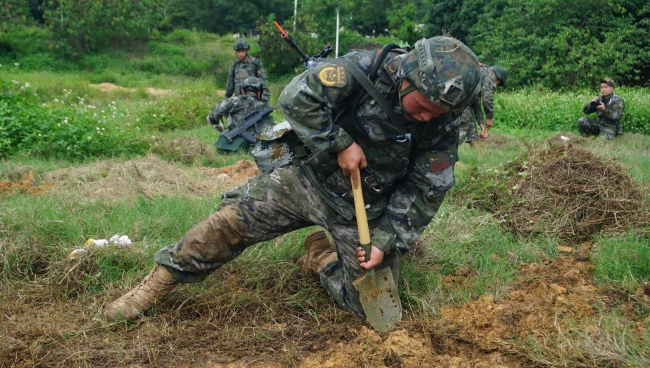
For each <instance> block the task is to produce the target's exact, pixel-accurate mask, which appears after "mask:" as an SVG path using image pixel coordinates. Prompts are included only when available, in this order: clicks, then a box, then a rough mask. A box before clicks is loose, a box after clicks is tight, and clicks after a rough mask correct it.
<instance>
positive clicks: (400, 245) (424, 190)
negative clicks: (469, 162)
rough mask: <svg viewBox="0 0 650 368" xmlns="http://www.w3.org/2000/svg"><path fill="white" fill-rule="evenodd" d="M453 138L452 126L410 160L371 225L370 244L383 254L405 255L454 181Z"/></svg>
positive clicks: (454, 158) (454, 137)
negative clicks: (383, 209) (380, 214)
mask: <svg viewBox="0 0 650 368" xmlns="http://www.w3.org/2000/svg"><path fill="white" fill-rule="evenodd" d="M457 137H458V129H453V130H452V131H451V132H449V133H447V134H446V135H445V137H444V138H443V139H441V140H440V142H439V143H437V144H436V145H434V146H433V147H431V149H430V150H427V152H424V153H422V154H419V155H416V156H415V157H414V158H413V159H412V161H411V163H410V164H409V168H408V173H407V175H406V177H405V178H404V179H403V180H401V181H400V182H399V183H398V185H397V188H396V190H395V191H394V193H393V194H392V195H391V198H390V204H389V206H388V208H387V209H386V212H385V214H384V215H383V217H382V218H381V220H380V223H379V225H378V226H376V227H374V228H373V231H372V233H371V239H372V240H373V245H374V246H376V247H377V248H379V249H381V250H383V251H384V252H387V253H390V252H392V251H397V252H399V253H400V255H402V256H406V254H408V252H409V250H410V244H413V242H414V241H415V240H416V239H417V238H418V237H419V236H420V235H422V232H424V230H425V229H426V227H427V226H428V225H429V223H430V222H431V220H432V219H433V217H434V216H435V215H436V213H437V212H438V209H439V208H440V206H441V205H442V202H443V200H444V199H445V196H446V194H447V191H449V189H451V188H452V187H453V186H454V184H455V178H454V164H455V162H456V161H457V157H458V156H457Z"/></svg>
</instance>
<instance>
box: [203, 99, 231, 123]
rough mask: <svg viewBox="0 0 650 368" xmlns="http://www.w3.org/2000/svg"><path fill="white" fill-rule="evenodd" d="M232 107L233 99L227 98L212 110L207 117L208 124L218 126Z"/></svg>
mask: <svg viewBox="0 0 650 368" xmlns="http://www.w3.org/2000/svg"><path fill="white" fill-rule="evenodd" d="M233 105H234V104H233V98H227V99H225V100H223V101H221V102H219V103H218V104H217V105H215V106H214V107H213V108H212V111H210V116H209V117H208V119H209V120H210V123H212V124H215V125H216V124H219V122H220V121H221V118H222V117H224V116H227V115H228V113H229V112H230V110H231V109H232V107H233ZM228 128H229V127H226V129H228Z"/></svg>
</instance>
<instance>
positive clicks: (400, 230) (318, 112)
mask: <svg viewBox="0 0 650 368" xmlns="http://www.w3.org/2000/svg"><path fill="white" fill-rule="evenodd" d="M374 55H375V50H371V51H359V50H355V51H352V52H350V53H349V54H347V55H345V56H343V58H345V59H347V60H348V61H350V62H351V63H352V64H354V65H356V66H357V67H358V68H359V69H360V70H361V71H363V72H364V73H366V74H368V72H369V70H370V69H371V66H372V62H373V60H374ZM396 55H397V53H396V52H391V53H390V54H389V55H388V56H387V57H386V59H385V61H384V64H383V66H382V67H381V68H380V69H379V71H380V72H379V78H378V79H377V82H376V83H375V85H376V86H378V89H379V90H380V91H381V93H382V94H383V95H384V96H386V97H387V99H388V101H389V103H391V105H392V106H393V107H394V109H395V112H397V113H399V114H401V112H400V109H399V106H398V101H397V88H398V85H397V84H398V83H397V82H396V81H394V80H395V79H396V77H395V73H396V71H397V68H396V67H395V63H399V59H398V58H395V56H396ZM389 70H392V71H393V72H392V73H391V72H389ZM279 103H280V106H281V108H282V110H283V113H284V116H285V118H286V119H287V121H288V122H289V123H290V124H291V126H292V127H293V129H294V131H295V132H296V134H297V135H298V137H299V138H300V139H301V140H302V141H303V142H304V143H305V145H306V146H307V147H308V148H309V149H310V150H311V151H312V155H311V156H310V157H308V158H307V159H305V160H303V161H302V164H301V166H302V167H303V170H304V172H305V173H306V175H307V177H308V178H309V179H310V181H311V183H312V184H313V185H314V186H315V187H316V188H317V189H318V191H319V193H320V195H321V196H322V197H323V198H324V199H325V200H326V201H327V202H328V203H329V204H330V205H331V206H332V208H334V209H335V210H336V211H337V212H338V213H339V214H340V215H341V216H343V217H344V218H346V219H348V220H352V219H353V218H354V215H355V213H354V201H353V196H352V192H351V184H350V178H349V177H344V176H343V171H342V170H341V168H340V167H339V165H338V163H337V153H338V152H339V151H341V150H343V149H345V148H347V147H349V146H350V145H351V144H352V143H353V142H356V143H357V144H359V145H360V146H361V148H362V149H363V152H364V153H365V155H366V158H367V161H368V166H367V167H366V168H364V169H361V176H362V188H363V193H364V200H365V203H366V210H367V215H368V219H369V220H370V224H371V239H372V243H373V245H375V246H376V247H377V248H379V249H381V250H383V251H385V252H391V251H397V252H399V253H400V254H402V255H405V254H406V253H408V251H409V245H410V244H412V243H413V241H415V240H416V239H417V238H418V237H419V236H420V235H421V234H422V232H423V231H424V229H425V228H426V227H427V225H428V224H429V222H430V221H431V219H432V218H433V216H434V215H435V214H436V212H437V211H438V208H439V207H440V205H441V204H442V201H443V199H444V197H445V194H446V193H447V191H448V190H449V189H450V188H451V187H453V185H454V183H455V179H454V176H453V167H454V163H455V162H456V161H457V146H458V123H457V121H458V120H457V119H456V117H457V115H456V114H452V113H447V114H444V115H442V116H441V117H438V118H436V119H433V120H431V121H430V122H428V123H414V122H408V121H407V123H406V125H404V126H402V127H403V128H405V130H407V131H408V132H409V133H411V134H412V138H411V139H407V140H402V141H398V140H395V139H391V138H389V137H390V136H391V135H393V134H395V133H399V132H398V131H396V130H395V129H394V126H395V123H394V122H390V121H389V120H388V117H387V115H386V113H385V112H384V111H383V110H382V108H381V107H379V106H378V104H376V103H375V101H374V100H372V99H371V98H370V97H369V96H368V93H367V92H366V91H365V89H363V88H362V87H361V86H360V85H359V83H358V82H357V81H356V79H355V78H353V77H352V75H351V74H350V73H349V72H348V71H347V70H346V68H345V67H343V66H341V65H338V64H332V63H328V62H327V59H325V60H322V61H319V62H317V63H315V64H314V65H313V66H311V67H310V68H309V69H308V70H307V71H305V72H303V73H302V74H300V75H298V76H297V77H295V78H294V79H293V80H292V81H291V82H290V83H289V84H288V85H287V87H286V88H285V89H284V91H283V92H282V94H281V95H280V97H279ZM303 205H306V206H308V205H309V204H307V203H305V204H303Z"/></svg>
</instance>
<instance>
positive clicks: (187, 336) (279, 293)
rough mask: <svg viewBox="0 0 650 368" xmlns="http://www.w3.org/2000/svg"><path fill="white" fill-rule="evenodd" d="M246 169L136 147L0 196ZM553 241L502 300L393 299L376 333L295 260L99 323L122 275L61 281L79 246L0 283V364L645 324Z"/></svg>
mask: <svg viewBox="0 0 650 368" xmlns="http://www.w3.org/2000/svg"><path fill="white" fill-rule="evenodd" d="M552 157H554V158H557V157H556V156H552ZM564 157H565V159H566V160H569V158H566V157H567V156H564ZM572 157H575V155H573V156H572ZM591 159H593V158H592V157H588V160H591ZM556 165H557V162H556ZM540 170H542V169H541V168H540ZM257 174H258V171H257V167H256V166H255V164H254V163H252V162H249V161H240V162H238V163H237V164H236V165H233V166H230V167H226V168H221V169H212V168H188V167H183V166H180V165H176V164H171V163H168V162H165V161H163V160H161V159H159V158H157V157H156V156H147V157H144V158H140V159H136V160H131V161H127V162H123V163H117V162H114V161H111V160H107V161H100V162H97V163H94V164H91V165H88V166H84V167H78V168H70V169H61V170H56V171H53V172H49V173H46V174H44V175H43V176H42V177H41V178H40V182H44V183H47V184H44V185H38V186H34V185H33V180H34V177H33V174H31V173H28V174H27V175H25V176H24V177H23V178H22V179H20V180H17V181H15V182H0V198H1V196H2V195H3V194H4V195H10V194H11V193H15V192H16V191H21V192H24V193H30V194H34V195H38V194H41V193H43V192H44V191H48V192H53V193H55V194H57V195H77V196H79V198H80V200H88V201H94V200H98V199H100V198H102V199H104V200H105V199H108V198H119V199H120V200H124V199H125V198H135V197H136V196H138V195H141V194H143V193H144V194H145V195H147V196H150V197H154V196H160V195H181V194H182V195H186V196H196V197H201V196H202V195H205V194H206V193H214V192H223V191H225V190H228V189H229V188H232V187H234V186H237V185H241V184H243V183H245V181H246V180H247V179H248V178H250V177H253V176H255V175H257ZM616 177H618V176H617V175H616ZM531 185H532V184H531ZM531 188H532V187H531ZM531 190H532V189H531ZM73 193H74V194H73ZM516 211H523V210H522V209H521V208H517V209H516ZM517 213H520V212H517ZM564 225H566V224H563V226H564ZM284 240H286V241H291V238H286V239H284ZM281 241H283V239H281ZM558 251H560V252H561V254H562V256H560V257H557V258H554V259H548V260H545V261H544V262H542V263H533V264H521V265H520V267H519V270H518V272H517V275H516V280H517V281H516V282H515V283H514V284H512V285H510V286H509V287H508V295H507V296H506V297H505V298H502V299H497V298H495V297H494V296H492V295H490V294H485V295H483V296H481V297H480V298H479V299H478V300H474V301H472V302H470V303H468V304H466V305H462V306H441V312H440V315H439V317H430V318H427V319H422V316H421V314H420V313H419V312H418V311H415V310H408V309H406V310H405V315H404V321H403V322H401V323H400V324H398V326H397V328H396V330H394V331H392V332H389V333H377V332H375V331H373V330H371V329H370V328H369V326H368V325H367V324H366V323H365V322H364V321H362V320H360V319H358V318H357V317H354V316H352V315H349V314H347V313H345V312H343V311H342V310H340V309H339V308H338V307H337V306H336V305H334V303H333V302H332V301H331V300H330V299H329V298H328V297H327V295H325V293H324V292H323V291H322V289H321V288H320V285H319V281H318V280H317V279H316V278H314V277H310V276H306V275H302V274H300V273H299V272H298V271H297V267H296V266H295V264H294V262H295V260H288V261H287V262H286V263H283V264H281V265H280V266H279V267H277V266H276V267H275V268H269V269H262V270H259V271H258V272H259V275H260V277H259V278H258V279H257V280H255V282H249V281H248V280H249V279H250V278H247V277H246V275H245V273H246V272H253V271H251V270H245V269H242V267H241V264H240V263H238V261H237V260H235V261H234V262H231V263H229V264H228V265H226V266H224V267H222V268H221V269H219V270H218V271H217V272H216V273H215V274H214V275H212V276H211V277H210V278H209V279H208V280H206V282H204V283H203V284H201V286H200V287H197V286H189V285H182V286H180V287H178V288H176V289H175V290H174V291H173V292H172V293H171V294H170V295H169V296H168V297H167V298H166V299H165V300H164V301H163V302H161V303H160V304H159V305H158V306H157V307H156V308H154V309H153V310H152V311H151V312H150V313H148V314H147V315H146V316H145V317H144V318H143V319H141V320H139V321H136V322H132V323H124V322H122V323H115V324H108V323H106V322H105V321H104V319H103V317H102V312H101V311H102V309H103V306H104V305H105V303H107V302H110V301H111V300H112V299H114V298H116V297H118V296H119V295H121V294H122V293H123V292H124V291H125V290H127V287H129V288H130V287H132V286H133V285H128V286H125V285H116V286H115V289H114V290H109V291H108V292H107V295H105V296H101V297H93V296H92V295H88V294H87V293H84V290H83V288H81V287H79V286H78V285H80V284H81V283H80V282H77V283H75V280H81V279H83V278H84V277H87V275H89V274H90V275H92V272H96V271H94V270H95V267H96V265H95V264H94V261H95V260H96V259H97V257H99V256H100V255H98V254H90V255H88V257H85V258H83V259H82V260H81V261H76V262H77V263H70V264H65V265H54V266H51V267H52V268H55V269H61V270H64V271H65V274H64V273H63V271H62V272H59V273H56V272H49V273H48V270H47V269H44V270H43V272H42V274H39V275H38V276H37V277H36V278H35V279H33V280H24V281H20V282H16V283H12V284H11V285H9V284H4V285H3V284H0V292H1V293H2V295H3V302H2V303H0V367H74V366H92V367H134V368H135V367H211V368H217V367H219V368H222V367H223V368H239V367H242V368H243V367H254V368H261V367H303V368H312V367H313V368H315V367H417V368H421V367H453V368H461V367H463V368H465V367H476V368H479V367H481V368H482V367H485V368H487V367H515V368H519V367H532V366H548V365H549V364H548V362H544V361H543V360H542V359H536V358H535V352H532V351H530V350H528V349H529V347H530V346H531V345H536V346H538V349H539V350H540V351H544V349H546V348H549V349H550V348H551V347H552V346H556V345H554V344H558V343H562V342H563V341H565V340H563V339H564V338H565V337H566V336H568V335H571V334H575V333H581V334H582V333H584V334H586V335H587V336H592V337H593V339H594V340H598V334H600V333H601V331H602V329H601V328H600V326H597V325H594V324H593V322H589V321H594V320H593V319H591V317H596V316H597V312H598V310H607V309H611V308H614V307H615V306H622V311H623V313H624V315H625V318H627V319H628V321H629V322H630V323H632V324H635V325H636V326H637V331H636V332H637V333H638V334H639V338H642V336H643V335H644V334H645V333H647V331H646V329H647V326H648V324H649V323H650V321H649V320H648V318H645V320H644V317H642V314H640V313H638V310H639V309H640V306H645V307H646V308H647V307H648V306H650V287H646V288H645V289H639V290H637V292H636V294H634V295H627V294H625V293H622V292H614V291H612V290H611V289H599V288H598V287H596V286H594V285H593V270H592V266H591V263H590V251H591V244H590V242H589V241H585V242H582V243H576V244H573V243H567V245H566V246H561V247H559V248H558ZM1 261H2V260H1V259H0V262H1ZM67 262H69V261H67ZM269 275H270V277H269ZM471 277H473V275H472V273H471V272H462V270H461V271H459V272H457V273H456V274H454V275H450V276H446V278H445V282H446V283H448V284H450V285H453V284H456V283H458V284H461V283H463V282H465V281H466V279H468V278H471ZM266 278H268V279H266ZM253 279H255V277H253ZM305 287H308V288H310V289H313V290H314V293H315V296H314V298H312V299H309V300H304V299H300V300H296V299H295V298H293V296H294V295H297V294H298V293H300V292H301V291H302V290H303V289H304V288H305ZM301 295H303V294H301ZM518 341H519V342H520V341H528V342H530V341H533V342H534V343H535V344H528V345H525V344H519V343H517V342H518ZM615 363H616V362H614V363H613V365H611V366H616V364H615ZM584 366H588V365H584Z"/></svg>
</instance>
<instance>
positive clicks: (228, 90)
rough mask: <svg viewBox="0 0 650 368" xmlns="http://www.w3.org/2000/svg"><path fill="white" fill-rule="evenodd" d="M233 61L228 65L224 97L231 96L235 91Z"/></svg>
mask: <svg viewBox="0 0 650 368" xmlns="http://www.w3.org/2000/svg"><path fill="white" fill-rule="evenodd" d="M235 63H236V62H234V63H232V64H231V65H230V70H229V71H228V81H227V82H226V98H228V97H231V96H232V95H233V93H235Z"/></svg>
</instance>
